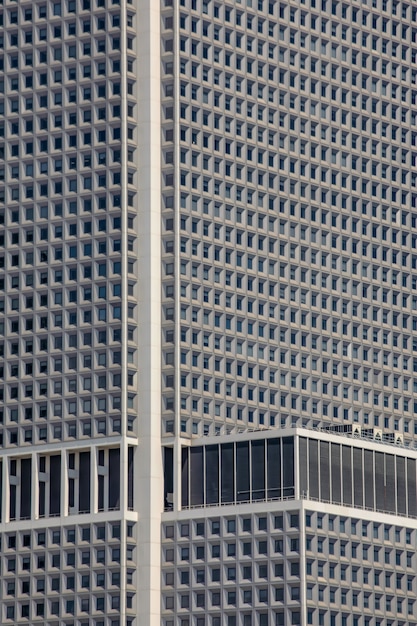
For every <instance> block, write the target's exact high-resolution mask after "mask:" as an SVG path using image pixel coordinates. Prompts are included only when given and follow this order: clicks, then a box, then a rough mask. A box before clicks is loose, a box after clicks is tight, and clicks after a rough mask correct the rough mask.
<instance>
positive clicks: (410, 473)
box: [407, 459, 417, 517]
mask: <svg viewBox="0 0 417 626" xmlns="http://www.w3.org/2000/svg"><path fill="white" fill-rule="evenodd" d="M407 490H408V515H413V516H414V517H417V493H416V462H415V460H414V459H407Z"/></svg>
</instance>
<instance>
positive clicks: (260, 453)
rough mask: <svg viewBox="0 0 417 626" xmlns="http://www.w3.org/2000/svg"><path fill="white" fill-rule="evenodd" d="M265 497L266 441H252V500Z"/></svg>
mask: <svg viewBox="0 0 417 626" xmlns="http://www.w3.org/2000/svg"><path fill="white" fill-rule="evenodd" d="M264 498H265V441H252V500H262V499H264Z"/></svg>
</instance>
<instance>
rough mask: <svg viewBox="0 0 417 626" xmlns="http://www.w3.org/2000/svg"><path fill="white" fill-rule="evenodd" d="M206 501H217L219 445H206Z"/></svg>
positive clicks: (209, 502) (208, 502) (214, 502)
mask: <svg viewBox="0 0 417 626" xmlns="http://www.w3.org/2000/svg"><path fill="white" fill-rule="evenodd" d="M206 468H207V469H206V503H207V504H217V503H218V502H219V446H207V447H206Z"/></svg>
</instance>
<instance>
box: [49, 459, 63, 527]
mask: <svg viewBox="0 0 417 626" xmlns="http://www.w3.org/2000/svg"><path fill="white" fill-rule="evenodd" d="M49 468H50V479H49V485H50V491H49V513H50V514H51V515H59V514H60V513H61V455H59V454H57V455H54V456H51V457H50V459H49Z"/></svg>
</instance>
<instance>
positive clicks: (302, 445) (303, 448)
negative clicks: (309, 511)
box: [298, 437, 308, 496]
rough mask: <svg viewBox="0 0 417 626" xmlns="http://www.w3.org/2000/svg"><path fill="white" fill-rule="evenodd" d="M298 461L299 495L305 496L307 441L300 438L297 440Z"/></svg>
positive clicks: (306, 488)
mask: <svg viewBox="0 0 417 626" xmlns="http://www.w3.org/2000/svg"><path fill="white" fill-rule="evenodd" d="M298 446H299V455H298V456H299V459H300V494H301V495H302V496H303V495H306V494H307V492H308V476H307V439H306V438H305V437H300V438H299V439H298Z"/></svg>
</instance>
